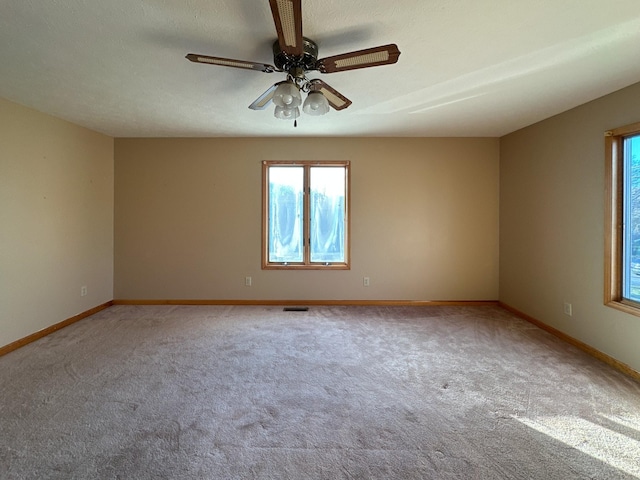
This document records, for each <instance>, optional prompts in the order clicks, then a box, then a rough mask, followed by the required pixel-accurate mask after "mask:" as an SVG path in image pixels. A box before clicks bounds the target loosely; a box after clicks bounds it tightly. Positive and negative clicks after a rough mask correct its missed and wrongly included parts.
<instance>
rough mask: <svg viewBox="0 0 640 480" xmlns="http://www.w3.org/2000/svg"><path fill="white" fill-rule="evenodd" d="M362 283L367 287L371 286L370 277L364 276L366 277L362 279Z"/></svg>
mask: <svg viewBox="0 0 640 480" xmlns="http://www.w3.org/2000/svg"><path fill="white" fill-rule="evenodd" d="M362 284H363V285H364V286H365V287H368V286H369V277H364V278H363V279H362Z"/></svg>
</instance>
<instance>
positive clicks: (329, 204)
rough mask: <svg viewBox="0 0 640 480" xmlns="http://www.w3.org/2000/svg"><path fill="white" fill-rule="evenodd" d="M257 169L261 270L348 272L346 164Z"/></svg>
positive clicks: (269, 164)
mask: <svg viewBox="0 0 640 480" xmlns="http://www.w3.org/2000/svg"><path fill="white" fill-rule="evenodd" d="M262 165H263V167H262V174H263V208H262V235H263V236H262V268H265V269H329V270H348V269H349V268H350V264H349V183H350V182H349V168H350V163H349V162H348V161H347V162H344V161H326V162H322V161H298V162H296V161H292V162H285V161H264V162H263V163H262Z"/></svg>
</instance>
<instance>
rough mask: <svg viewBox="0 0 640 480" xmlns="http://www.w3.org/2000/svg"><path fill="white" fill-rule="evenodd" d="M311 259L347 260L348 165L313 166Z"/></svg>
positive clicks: (311, 180)
mask: <svg viewBox="0 0 640 480" xmlns="http://www.w3.org/2000/svg"><path fill="white" fill-rule="evenodd" d="M310 187H311V198H310V201H311V216H310V225H309V227H310V234H311V251H310V254H311V261H312V262H323V263H326V262H328V263H332V262H344V261H345V252H344V250H345V249H344V243H345V242H344V234H345V223H344V222H345V168H344V167H311V169H310Z"/></svg>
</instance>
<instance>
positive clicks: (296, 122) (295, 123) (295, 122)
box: [293, 120, 298, 128]
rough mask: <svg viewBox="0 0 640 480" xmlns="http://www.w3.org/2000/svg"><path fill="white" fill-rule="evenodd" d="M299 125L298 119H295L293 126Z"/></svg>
mask: <svg viewBox="0 0 640 480" xmlns="http://www.w3.org/2000/svg"><path fill="white" fill-rule="evenodd" d="M297 126H298V120H294V121H293V128H296V127H297Z"/></svg>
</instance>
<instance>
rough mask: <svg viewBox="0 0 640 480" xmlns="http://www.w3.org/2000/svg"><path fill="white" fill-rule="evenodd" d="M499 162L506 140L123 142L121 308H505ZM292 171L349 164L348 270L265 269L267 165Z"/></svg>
mask: <svg viewBox="0 0 640 480" xmlns="http://www.w3.org/2000/svg"><path fill="white" fill-rule="evenodd" d="M498 150H499V147H498V140H497V139H426V138H425V139H346V138H342V139H326V138H324V139H323V138H316V139H310V138H307V139H228V138H227V139H116V141H115V172H116V173H115V189H116V193H115V198H116V203H115V298H116V299H211V300H233V299H256V300H289V299H291V300H304V299H307V300H369V299H374V300H491V299H497V296H498V208H499V207H498V197H499V195H498V182H499V177H498V166H499V157H498V153H499V152H498ZM287 159H290V160H294V159H297V160H316V159H319V160H350V161H351V162H352V196H351V198H352V207H351V214H352V249H351V252H352V268H351V270H350V271H332V272H327V271H324V272H323V271H285V272H283V271H263V270H261V268H260V265H261V257H260V248H261V243H260V242H261V240H260V236H261V163H260V162H261V160H287ZM245 276H251V277H253V286H251V287H246V286H244V278H245ZM363 276H368V277H370V278H371V286H369V287H363V282H362V277H363Z"/></svg>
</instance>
